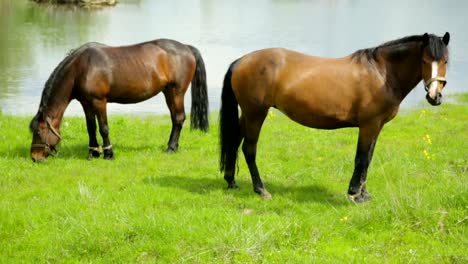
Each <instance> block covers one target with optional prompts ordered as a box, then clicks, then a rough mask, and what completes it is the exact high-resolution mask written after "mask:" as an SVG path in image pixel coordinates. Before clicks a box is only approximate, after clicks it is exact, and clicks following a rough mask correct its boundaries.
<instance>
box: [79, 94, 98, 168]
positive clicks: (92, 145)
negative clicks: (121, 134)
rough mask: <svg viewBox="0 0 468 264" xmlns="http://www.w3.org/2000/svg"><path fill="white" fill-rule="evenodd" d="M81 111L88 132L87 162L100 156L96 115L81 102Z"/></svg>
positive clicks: (89, 107) (88, 106)
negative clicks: (83, 114)
mask: <svg viewBox="0 0 468 264" xmlns="http://www.w3.org/2000/svg"><path fill="white" fill-rule="evenodd" d="M81 106H82V107H83V111H84V113H85V117H86V128H87V130H88V136H89V145H88V160H91V159H92V158H98V157H99V155H100V154H101V152H100V149H99V143H98V141H97V139H96V115H95V113H94V111H93V109H92V107H91V106H90V105H88V104H87V103H85V102H81Z"/></svg>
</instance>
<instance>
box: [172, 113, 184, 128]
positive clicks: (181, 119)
mask: <svg viewBox="0 0 468 264" xmlns="http://www.w3.org/2000/svg"><path fill="white" fill-rule="evenodd" d="M184 121H185V113H184V112H181V113H177V114H176V115H175V118H174V122H175V123H176V124H178V125H182V124H183V123H184Z"/></svg>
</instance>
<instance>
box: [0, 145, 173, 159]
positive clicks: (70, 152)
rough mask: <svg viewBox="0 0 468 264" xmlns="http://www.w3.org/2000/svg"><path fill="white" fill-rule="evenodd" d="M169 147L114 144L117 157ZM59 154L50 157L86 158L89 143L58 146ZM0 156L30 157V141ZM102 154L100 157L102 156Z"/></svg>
mask: <svg viewBox="0 0 468 264" xmlns="http://www.w3.org/2000/svg"><path fill="white" fill-rule="evenodd" d="M166 149H167V146H166V145H162V144H156V145H144V146H131V145H118V146H117V147H116V146H114V154H115V155H116V157H118V156H119V152H126V153H131V152H144V151H146V152H154V154H155V155H159V154H161V155H164V154H166V153H165V151H166ZM57 150H58V154H57V155H56V156H53V155H51V156H49V157H48V159H49V158H50V159H54V158H55V159H64V160H72V159H86V158H87V157H88V145H87V144H73V145H70V144H67V145H66V146H60V145H59V146H58V147H57ZM0 156H2V157H7V158H9V157H10V158H17V157H24V158H27V159H29V158H30V143H28V144H24V145H21V146H16V147H13V148H4V149H1V150H0ZM102 157H103V156H102V154H101V156H100V158H102Z"/></svg>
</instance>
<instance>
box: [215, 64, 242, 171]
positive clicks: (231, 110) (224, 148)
mask: <svg viewBox="0 0 468 264" xmlns="http://www.w3.org/2000/svg"><path fill="white" fill-rule="evenodd" d="M236 63H237V61H234V62H233V63H231V65H230V66H229V69H228V71H227V72H226V75H225V76H224V83H223V90H222V92H221V110H220V112H219V145H220V147H221V156H220V160H219V167H220V170H221V172H222V171H224V170H225V169H226V163H228V162H234V163H235V162H236V160H237V149H238V146H239V145H238V144H237V143H238V140H239V138H240V125H239V110H238V109H237V106H238V103H237V99H236V97H235V95H234V92H233V91H232V84H231V77H232V71H233V70H234V66H235V64H236ZM231 164H232V163H231Z"/></svg>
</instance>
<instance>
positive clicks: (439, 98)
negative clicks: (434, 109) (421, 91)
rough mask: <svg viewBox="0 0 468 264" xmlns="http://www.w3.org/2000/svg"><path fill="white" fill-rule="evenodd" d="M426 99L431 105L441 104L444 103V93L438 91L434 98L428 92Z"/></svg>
mask: <svg viewBox="0 0 468 264" xmlns="http://www.w3.org/2000/svg"><path fill="white" fill-rule="evenodd" d="M426 100H427V101H428V102H429V103H430V104H431V105H440V104H441V103H442V94H441V93H437V94H436V96H435V98H432V97H431V96H429V93H427V94H426Z"/></svg>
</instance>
